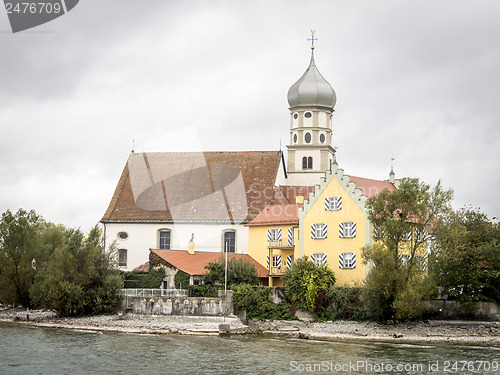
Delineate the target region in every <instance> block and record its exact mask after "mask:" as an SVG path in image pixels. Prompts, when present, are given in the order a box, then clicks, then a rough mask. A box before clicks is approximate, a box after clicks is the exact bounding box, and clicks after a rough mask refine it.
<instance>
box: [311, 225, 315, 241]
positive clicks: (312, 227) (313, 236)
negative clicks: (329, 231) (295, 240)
mask: <svg viewBox="0 0 500 375" xmlns="http://www.w3.org/2000/svg"><path fill="white" fill-rule="evenodd" d="M311 238H312V239H316V224H311Z"/></svg>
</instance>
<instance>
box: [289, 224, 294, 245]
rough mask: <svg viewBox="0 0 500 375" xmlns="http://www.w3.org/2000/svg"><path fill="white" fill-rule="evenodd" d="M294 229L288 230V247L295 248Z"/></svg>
mask: <svg viewBox="0 0 500 375" xmlns="http://www.w3.org/2000/svg"><path fill="white" fill-rule="evenodd" d="M293 234H294V232H293V228H288V246H293Z"/></svg>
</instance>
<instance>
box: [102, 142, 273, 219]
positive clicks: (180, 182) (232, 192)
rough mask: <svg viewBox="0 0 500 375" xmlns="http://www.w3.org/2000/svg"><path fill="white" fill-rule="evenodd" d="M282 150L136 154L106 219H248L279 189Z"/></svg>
mask: <svg viewBox="0 0 500 375" xmlns="http://www.w3.org/2000/svg"><path fill="white" fill-rule="evenodd" d="M280 161H281V151H253V152H158V153H132V154H130V156H129V158H128V161H127V164H126V165H125V168H124V169H123V172H122V175H121V177H120V180H119V181H118V185H117V187H116V190H115V193H114V194H113V197H112V199H111V202H110V204H109V207H108V209H107V210H106V213H105V214H104V216H103V218H102V221H103V222H231V221H233V222H235V223H241V222H248V221H250V220H252V219H253V218H255V217H256V216H257V215H258V214H259V212H260V211H261V210H262V209H263V208H264V207H265V206H267V205H270V204H275V203H279V200H278V199H277V197H276V194H275V193H274V185H275V182H276V178H277V174H278V170H279V165H280Z"/></svg>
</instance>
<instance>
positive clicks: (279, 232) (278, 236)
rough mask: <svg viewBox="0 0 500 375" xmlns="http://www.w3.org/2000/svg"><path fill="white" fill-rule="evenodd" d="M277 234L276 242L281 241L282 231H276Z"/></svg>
mask: <svg viewBox="0 0 500 375" xmlns="http://www.w3.org/2000/svg"><path fill="white" fill-rule="evenodd" d="M275 231H276V232H275V233H276V238H275V239H274V240H275V241H281V229H275Z"/></svg>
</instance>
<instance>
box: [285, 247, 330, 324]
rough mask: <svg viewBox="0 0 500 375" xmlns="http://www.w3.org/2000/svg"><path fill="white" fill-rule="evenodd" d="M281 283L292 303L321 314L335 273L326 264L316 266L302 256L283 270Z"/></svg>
mask: <svg viewBox="0 0 500 375" xmlns="http://www.w3.org/2000/svg"><path fill="white" fill-rule="evenodd" d="M283 284H284V288H285V294H286V296H287V297H288V298H289V299H290V301H291V302H292V303H293V304H295V305H296V306H299V307H301V308H303V309H305V310H308V311H310V312H313V313H317V314H318V313H319V314H321V313H322V312H323V311H324V310H325V309H326V307H327V306H328V302H329V298H328V295H329V291H330V289H331V288H332V287H333V286H334V284H335V275H334V273H333V271H332V270H331V269H329V268H328V267H327V266H326V265H323V266H317V265H315V264H314V263H313V262H311V261H310V260H309V258H308V257H306V256H304V257H301V258H299V259H297V260H296V261H295V262H293V264H292V267H290V268H288V269H287V270H286V271H285V273H284V274H283Z"/></svg>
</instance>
